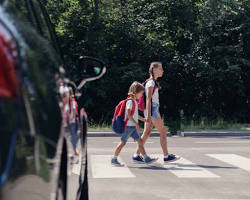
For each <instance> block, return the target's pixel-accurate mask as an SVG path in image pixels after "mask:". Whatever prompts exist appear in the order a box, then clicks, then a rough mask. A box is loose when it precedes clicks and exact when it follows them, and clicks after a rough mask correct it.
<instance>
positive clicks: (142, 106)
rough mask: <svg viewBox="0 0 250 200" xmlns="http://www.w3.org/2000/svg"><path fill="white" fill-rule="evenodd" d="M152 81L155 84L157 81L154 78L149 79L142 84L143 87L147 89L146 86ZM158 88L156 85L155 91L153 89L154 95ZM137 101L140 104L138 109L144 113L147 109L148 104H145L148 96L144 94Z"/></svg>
mask: <svg viewBox="0 0 250 200" xmlns="http://www.w3.org/2000/svg"><path fill="white" fill-rule="evenodd" d="M150 80H154V82H155V79H154V78H149V79H147V80H146V81H145V82H144V83H142V85H143V86H144V87H145V86H146V84H147V82H148V81H150ZM156 88H157V85H156V84H155V86H154V89H153V94H154V92H155V90H156ZM136 101H137V103H138V109H139V110H140V111H144V110H145V108H146V103H145V102H146V94H145V92H144V94H143V95H142V96H141V98H139V99H136ZM151 101H152V99H151ZM151 104H152V102H151Z"/></svg>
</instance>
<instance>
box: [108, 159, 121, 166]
mask: <svg viewBox="0 0 250 200" xmlns="http://www.w3.org/2000/svg"><path fill="white" fill-rule="evenodd" d="M111 164H112V165H113V166H116V167H123V166H124V164H121V163H120V162H119V161H118V160H117V158H112V160H111Z"/></svg>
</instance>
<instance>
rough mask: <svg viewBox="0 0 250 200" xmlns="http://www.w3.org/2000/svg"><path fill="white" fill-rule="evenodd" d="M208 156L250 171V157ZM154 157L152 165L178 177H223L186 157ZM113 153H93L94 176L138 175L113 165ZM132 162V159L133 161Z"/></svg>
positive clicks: (77, 169)
mask: <svg viewBox="0 0 250 200" xmlns="http://www.w3.org/2000/svg"><path fill="white" fill-rule="evenodd" d="M205 155H206V156H209V157H212V158H215V159H217V160H220V161H223V162H225V163H228V164H230V165H233V166H236V167H238V168H241V169H244V170H246V171H249V172H250V159H249V158H245V157H243V156H240V155H236V154H205ZM151 156H152V157H158V158H159V159H158V161H157V163H153V164H151V165H157V166H159V167H162V168H165V169H167V172H171V173H172V174H174V175H175V176H177V177H178V178H221V177H220V176H219V175H218V174H215V173H213V172H211V171H208V170H207V169H206V168H204V167H202V164H196V163H194V162H192V161H190V160H187V159H185V158H181V159H180V160H178V161H176V162H173V163H168V164H166V163H164V161H163V156H162V155H161V154H154V155H151ZM111 158H112V155H91V156H90V161H91V171H92V177H93V178H135V177H136V176H135V175H134V174H133V173H132V172H131V170H130V169H129V168H128V167H127V166H126V165H125V166H124V167H115V166H112V165H111ZM119 161H120V162H121V163H124V162H123V160H122V158H121V157H119ZM131 162H132V161H131ZM78 171H79V167H78V165H76V166H74V168H73V173H75V174H78V173H77V172H78Z"/></svg>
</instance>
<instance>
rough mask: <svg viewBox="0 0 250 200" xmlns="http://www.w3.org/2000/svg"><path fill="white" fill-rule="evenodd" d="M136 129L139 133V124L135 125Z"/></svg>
mask: <svg viewBox="0 0 250 200" xmlns="http://www.w3.org/2000/svg"><path fill="white" fill-rule="evenodd" d="M136 131H137V133H140V132H141V129H140V126H139V124H137V125H136Z"/></svg>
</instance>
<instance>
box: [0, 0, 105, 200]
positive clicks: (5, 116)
mask: <svg viewBox="0 0 250 200" xmlns="http://www.w3.org/2000/svg"><path fill="white" fill-rule="evenodd" d="M60 52H61V51H60V47H59V45H58V42H57V38H56V34H55V32H54V29H53V26H52V24H51V22H50V19H49V16H48V14H47V11H46V9H45V7H44V6H43V4H42V2H41V1H40V0H5V1H3V0H0V199H1V200H2V199H3V200H14V199H19V200H35V199H37V200H38V199H39V200H40V199H50V200H54V199H88V185H87V167H86V166H87V153H86V132H87V123H86V114H85V113H84V111H83V110H82V109H81V108H79V109H78V110H79V119H80V120H79V127H80V129H79V130H80V131H79V134H80V142H79V144H78V145H79V150H80V155H79V156H78V157H77V158H76V159H75V157H74V156H72V144H71V141H70V136H69V134H68V133H67V131H66V129H65V128H64V126H63V116H62V111H61V108H60V103H61V97H60V94H59V89H60V85H61V84H63V85H65V84H67V85H70V86H71V87H72V88H73V90H74V93H75V96H80V95H81V94H80V89H81V87H82V86H83V85H84V83H85V82H86V81H91V80H95V79H97V78H100V77H101V76H102V75H103V74H104V73H105V70H106V68H105V66H104V63H103V62H102V61H101V60H98V59H96V58H92V57H84V56H83V57H81V58H80V61H81V62H79V66H78V68H77V70H78V71H79V73H78V80H75V81H72V80H70V79H68V78H67V72H65V70H64V62H63V59H62V58H63V55H62V54H61V53H60ZM75 83H79V85H76V84H75Z"/></svg>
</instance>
